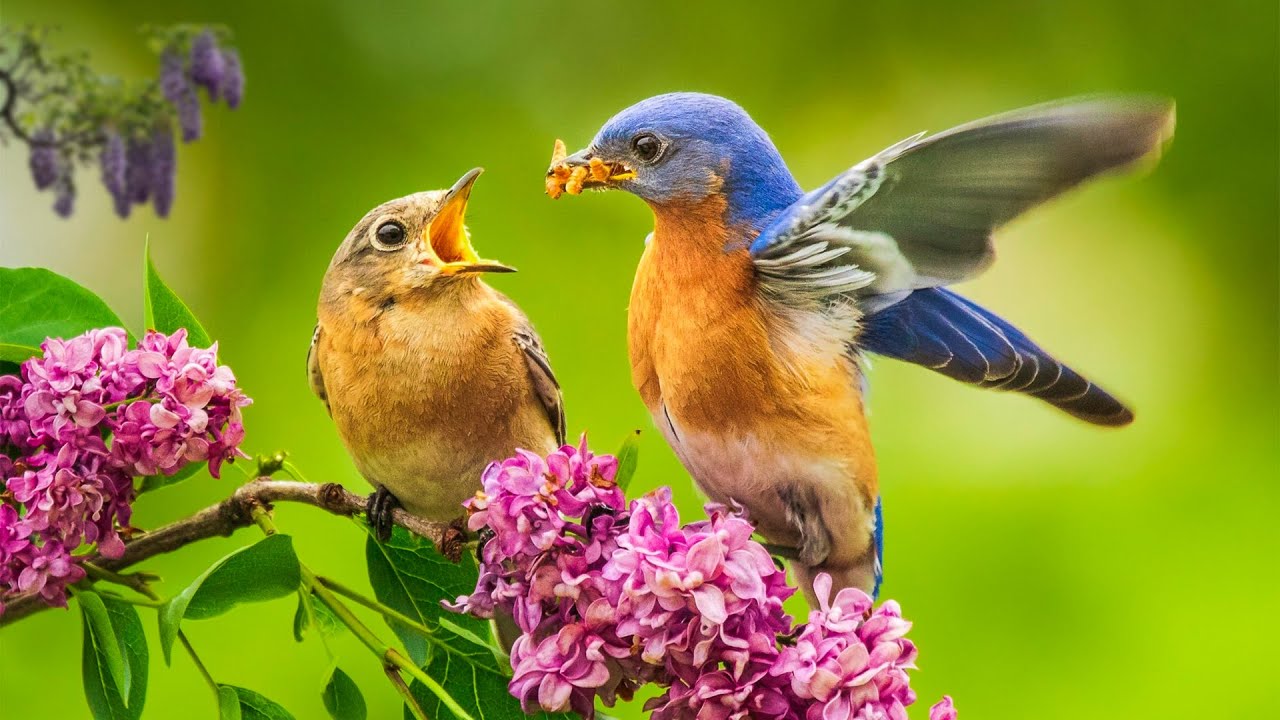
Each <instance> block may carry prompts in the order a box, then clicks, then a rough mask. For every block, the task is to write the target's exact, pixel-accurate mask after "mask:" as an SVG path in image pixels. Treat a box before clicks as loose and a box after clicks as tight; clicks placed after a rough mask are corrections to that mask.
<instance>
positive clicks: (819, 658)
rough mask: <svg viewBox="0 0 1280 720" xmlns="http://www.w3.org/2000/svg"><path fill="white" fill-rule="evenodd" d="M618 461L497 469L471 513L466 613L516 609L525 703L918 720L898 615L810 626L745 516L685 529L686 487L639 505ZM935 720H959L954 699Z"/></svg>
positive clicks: (530, 462) (885, 611)
mask: <svg viewBox="0 0 1280 720" xmlns="http://www.w3.org/2000/svg"><path fill="white" fill-rule="evenodd" d="M617 468H618V463H617V460H616V459H615V458H613V457H611V456H607V455H602V456H595V455H592V454H591V452H590V451H589V450H588V449H587V447H586V442H585V439H584V440H583V442H582V443H581V444H580V445H579V446H578V447H573V446H565V447H563V448H561V449H560V450H558V451H556V452H553V453H551V454H550V455H548V456H546V457H545V458H544V457H540V456H538V455H535V454H533V453H528V452H523V451H521V452H520V453H519V454H518V455H517V456H516V457H513V458H510V459H508V460H506V461H503V462H501V463H494V464H493V465H491V466H489V468H488V469H487V470H486V471H485V473H484V476H483V489H482V490H481V491H480V492H479V493H477V495H476V497H475V498H474V499H472V500H469V501H468V502H467V507H468V509H469V510H470V512H471V516H470V519H469V526H470V527H471V529H472V530H477V531H482V532H485V533H491V534H492V536H491V537H490V538H489V539H488V540H486V541H485V542H484V544H483V546H482V548H481V570H480V578H479V581H478V582H477V586H476V589H475V592H474V593H472V594H471V595H469V596H464V597H460V598H458V600H457V602H456V604H454V605H452V606H451V608H452V609H454V610H457V611H462V612H469V613H471V614H473V615H476V616H479V617H492V616H493V614H494V613H495V612H502V613H507V614H510V615H512V616H513V617H514V618H515V621H516V624H517V625H518V626H519V628H520V630H521V632H522V633H523V634H522V635H521V637H520V638H519V639H518V640H517V641H516V642H515V645H514V646H513V647H512V649H511V665H512V668H513V670H514V676H513V678H512V680H511V683H510V690H511V692H512V694H514V695H515V696H516V697H518V698H519V699H520V701H521V702H522V703H523V705H524V707H525V709H526V711H534V710H536V709H538V708H541V709H544V710H549V711H561V710H573V711H575V712H578V713H581V714H582V715H583V716H585V717H588V718H590V717H593V716H594V714H595V701H596V699H597V698H599V699H601V700H603V702H604V703H605V704H606V705H612V704H613V703H614V701H615V700H616V699H617V698H623V699H628V698H630V696H631V694H632V693H633V692H634V691H635V690H636V689H637V688H638V687H640V686H641V685H644V684H646V683H656V684H657V685H658V686H660V687H662V688H664V690H665V692H664V693H663V694H662V695H660V696H659V697H657V698H654V699H652V700H650V701H649V702H648V703H647V704H646V709H648V710H651V711H652V717H654V718H656V719H657V720H674V719H677V718H680V719H683V718H698V719H699V720H727V719H730V718H752V717H769V718H782V719H786V718H794V719H799V718H805V720H845V719H849V720H905V718H906V717H907V713H906V707H907V706H909V705H911V704H912V703H913V702H915V699H916V696H915V693H914V692H912V690H911V687H910V683H909V677H908V675H907V671H908V670H910V669H912V668H914V667H915V659H916V648H915V646H914V645H913V644H912V643H911V641H909V640H907V639H906V638H905V635H906V633H907V630H908V629H909V628H910V627H911V623H909V622H908V621H906V620H904V619H903V618H902V615H901V612H900V610H899V608H898V605H897V603H895V602H893V601H886V602H885V603H883V604H881V605H880V606H879V607H875V608H873V604H872V601H871V598H870V597H868V596H867V595H866V594H865V593H863V592H862V591H861V590H857V589H843V590H840V591H839V592H838V593H836V595H835V597H832V596H831V589H832V588H831V578H830V577H829V576H827V575H825V574H823V575H819V576H818V578H817V580H815V582H814V590H815V592H816V594H817V595H818V597H819V599H820V606H819V607H818V608H817V609H815V610H813V611H812V612H811V613H810V614H809V618H808V622H807V623H805V624H803V625H800V626H798V627H796V626H793V624H792V621H791V618H790V617H789V616H788V615H786V614H785V613H784V612H783V609H782V603H783V601H784V600H786V599H787V598H788V597H789V596H791V595H792V594H793V593H794V592H795V590H794V589H793V588H790V587H788V586H787V584H786V578H785V573H784V572H783V571H782V570H781V569H780V568H779V567H778V566H777V565H776V564H775V562H774V560H773V558H772V557H771V556H770V555H769V553H768V551H766V550H765V548H764V547H763V546H762V545H760V544H759V543H758V542H756V541H755V540H753V539H752V537H751V536H752V533H753V532H754V527H753V526H752V525H751V523H750V522H749V521H748V520H747V518H746V517H744V516H743V514H742V513H741V511H739V510H737V509H735V508H728V507H725V506H722V505H708V506H707V508H706V510H707V515H708V519H707V520H702V521H698V522H693V523H689V524H687V525H681V523H680V517H679V514H678V512H677V511H676V508H675V506H674V505H673V504H672V501H671V493H670V490H668V489H661V490H658V491H655V492H653V493H650V494H648V495H645V496H644V497H641V498H638V499H636V500H633V501H632V502H631V503H630V504H629V505H628V504H627V502H626V500H625V498H624V496H623V492H622V490H621V489H620V488H619V487H618V485H617V483H616V482H615V477H616V474H617ZM929 717H930V720H954V718H955V710H954V708H953V707H952V704H951V700H950V698H944V699H943V700H942V701H940V702H939V703H937V704H936V705H934V706H933V708H931V709H930V713H929Z"/></svg>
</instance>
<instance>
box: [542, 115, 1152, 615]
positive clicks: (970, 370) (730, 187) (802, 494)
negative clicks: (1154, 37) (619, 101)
mask: <svg viewBox="0 0 1280 720" xmlns="http://www.w3.org/2000/svg"><path fill="white" fill-rule="evenodd" d="M1173 114H1174V113H1173V105H1172V103H1170V102H1167V101H1163V100H1155V99H1136V98H1100V99H1088V100H1080V101H1074V102H1063V103H1056V104H1050V105H1044V106H1039V107H1033V108H1028V109H1024V110H1020V111H1016V112H1013V113H1010V114H1006V115H999V116H996V117H992V118H988V119H985V120H979V121H977V122H974V123H971V124H968V125H963V126H961V127H958V128H954V129H952V130H948V131H946V132H942V133H939V134H936V135H932V136H928V135H925V134H923V133H922V134H919V135H914V136H912V137H909V138H907V139H905V140H903V141H902V142H899V143H896V144H894V145H892V146H890V147H888V148H886V149H885V150H883V151H881V152H879V153H877V154H876V155H874V156H873V157H871V158H869V159H867V160H864V161H862V162H860V163H858V164H856V165H854V166H853V167H851V168H849V169H848V170H847V171H845V172H843V173H841V174H840V175H838V176H837V177H835V178H833V179H832V180H831V181H829V182H827V183H826V184H825V185H823V186H822V187H820V188H818V189H816V190H813V191H812V192H808V193H806V192H804V191H803V190H802V189H801V188H800V186H799V184H797V182H796V180H795V178H794V177H792V175H791V173H790V171H789V170H788V169H787V165H786V163H785V162H783V159H782V157H781V155H780V154H779V153H778V150H777V148H776V147H774V144H773V142H772V141H771V140H770V139H769V136H768V135H767V134H766V133H765V132H764V130H762V129H761V128H760V127H759V126H758V125H756V123H755V122H753V121H752V119H751V118H750V117H749V116H748V115H747V113H746V112H745V111H743V109H742V108H740V107H738V106H737V105H735V104H734V103H732V102H730V101H728V100H726V99H724V98H720V97H715V96H711V95H703V94H697V93H674V94H668V95H660V96H657V97H653V98H649V99H648V100H644V101H642V102H640V103H638V104H636V105H633V106H631V107H629V108H627V109H625V110H623V111H622V112H620V113H618V114H617V115H615V116H614V117H613V118H612V119H610V120H609V121H608V122H606V123H605V124H604V126H603V127H602V128H601V130H600V131H599V132H598V134H597V135H596V136H595V138H594V140H592V142H591V144H590V146H588V147H587V148H586V149H584V150H582V151H580V152H577V153H574V154H572V155H568V156H565V155H566V154H565V152H564V149H563V144H562V143H560V142H559V141H557V149H556V153H555V156H554V157H553V162H552V167H551V168H550V170H549V171H548V174H547V190H548V193H549V194H551V195H552V197H556V196H558V195H559V194H560V193H561V192H565V191H567V192H569V193H571V194H576V193H578V192H581V191H582V189H584V188H586V189H592V188H597V189H605V188H618V189H622V190H625V191H627V192H630V193H632V194H634V195H637V196H639V197H640V198H641V199H643V200H644V201H645V202H646V203H648V205H649V207H650V208H651V209H652V211H653V215H654V229H653V233H652V234H651V235H650V237H649V239H648V240H647V241H646V247H645V250H644V254H643V256H642V257H641V259H640V263H639V267H638V268H637V271H636V277H635V283H634V286H633V287H632V291H631V303H630V308H629V311H628V325H629V328H628V346H629V352H630V359H631V377H632V381H633V383H634V385H635V387H636V389H637V390H638V391H639V393H640V396H641V398H642V399H643V400H644V403H645V405H646V406H647V407H648V409H649V411H650V413H651V414H652V416H653V418H654V421H655V423H656V424H657V426H658V427H659V428H660V430H661V432H662V434H663V436H664V437H665V438H666V440H667V442H668V443H670V445H671V447H672V448H673V449H674V450H675V452H676V454H677V455H678V456H679V457H680V460H681V461H682V462H683V464H684V466H685V467H686V468H687V469H688V471H689V473H690V474H691V475H692V476H693V478H694V480H695V481H696V483H697V484H698V486H699V487H700V488H701V489H702V490H703V491H704V492H705V493H706V494H707V495H708V496H709V497H710V498H711V499H712V500H715V501H719V502H730V501H733V502H737V503H739V504H741V505H742V506H744V507H745V508H746V510H747V511H748V512H749V514H750V516H751V518H752V519H753V520H754V521H755V522H756V524H757V527H758V528H759V530H760V532H761V533H762V534H763V535H764V536H765V537H766V538H768V539H770V540H771V541H773V542H775V543H779V544H784V545H789V546H792V547H794V548H796V549H797V551H798V552H797V555H798V560H797V561H796V563H795V567H794V570H795V572H796V574H797V580H798V581H799V583H800V586H801V587H802V588H805V589H806V590H808V589H809V588H811V587H812V580H813V577H814V576H815V575H816V574H817V573H818V572H827V573H830V574H831V575H832V577H833V579H834V581H835V583H836V585H837V586H838V587H858V588H862V589H863V590H866V591H867V592H870V593H873V594H874V593H876V592H877V591H878V589H879V585H880V581H881V579H882V567H881V566H882V556H883V548H884V523H883V516H882V512H881V499H880V491H879V483H878V479H877V473H876V462H875V455H874V452H873V449H872V445H871V438H870V437H869V435H868V429H867V418H866V413H865V400H864V396H863V384H864V375H863V360H864V357H865V356H866V355H867V354H878V355H883V356H887V357H891V358H896V359H898V360H904V361H906V362H910V363H915V364H918V365H923V366H925V367H927V368H929V369H931V370H934V371H935V372H939V373H942V374H943V375H946V376H948V377H951V378H954V379H956V380H960V381H962V382H966V383H970V384H973V385H977V386H979V387H986V388H993V389H1002V390H1010V391H1015V392H1020V393H1024V394H1027V395H1030V396H1032V397H1036V398H1039V399H1041V400H1044V401H1046V402H1048V403H1049V404H1051V405H1053V406H1055V407H1057V408H1059V409H1061V410H1064V411H1066V412H1067V413H1070V414H1071V415H1074V416H1075V417H1077V418H1080V419H1081V420H1084V421H1086V422H1089V423H1094V424H1098V425H1111V426H1117V425H1125V424H1127V423H1129V422H1130V421H1132V420H1133V414H1132V413H1131V412H1130V411H1129V410H1128V409H1127V408H1126V407H1125V406H1124V405H1123V404H1121V403H1120V402H1119V401H1118V400H1116V399H1115V398H1114V397H1112V396H1111V395H1110V394H1109V393H1107V392H1106V391H1104V390H1103V389H1102V388H1100V387H1098V386H1097V385H1095V384H1093V383H1092V382H1090V381H1088V380H1086V379H1085V378H1083V377H1082V376H1080V375H1079V374H1078V373H1076V372H1075V371H1074V370H1072V369H1071V368H1069V367H1067V366H1066V365H1064V364H1063V363H1062V362H1060V361H1058V360H1057V359H1055V358H1054V357H1053V356H1051V355H1049V354H1048V353H1047V352H1045V351H1044V350H1042V349H1041V348H1040V347H1039V346H1038V345H1036V344H1035V343H1034V342H1032V341H1031V340H1030V339H1029V338H1028V337H1027V336H1026V335H1024V334H1023V333H1022V332H1021V331H1020V330H1018V329H1017V328H1015V327H1013V326H1012V325H1011V324H1009V323H1008V322H1006V321H1004V320H1002V319H1001V318H1000V317H998V316H997V315H996V314H994V313H992V312H991V311H989V310H986V309H985V308H982V307H980V306H979V305H977V304H976V303H974V302H972V301H970V300H967V299H965V298H964V297H962V296H960V295H958V294H956V293H955V292H952V291H951V290H949V289H947V287H946V286H948V285H950V284H952V283H957V282H960V281H963V280H968V279H971V278H973V277H975V276H977V275H978V274H980V273H981V272H982V271H984V270H986V269H987V267H988V266H990V265H991V263H992V260H993V258H994V250H993V246H992V241H991V236H992V233H993V232H994V231H995V230H996V229H998V228H999V227H1000V226H1002V225H1004V224H1005V223H1007V222H1008V221H1010V220H1012V219H1013V218H1015V217H1017V216H1018V215H1020V214H1022V213H1023V212H1024V211H1026V210H1028V209H1030V208H1031V207H1033V206H1035V205H1037V204H1039V203H1041V202H1043V201H1045V200H1048V199H1050V198H1052V197H1054V196H1056V195H1058V194H1060V193H1062V192H1063V191H1065V190H1067V189H1069V188H1071V187H1073V186H1075V185H1077V184H1079V183H1081V182H1083V181H1084V180H1087V179H1088V178H1090V177H1092V176H1094V175H1098V174H1100V173H1104V172H1106V171H1109V170H1113V169H1118V168H1122V167H1125V166H1129V165H1131V164H1133V163H1135V162H1136V161H1138V160H1140V159H1142V158H1144V157H1146V156H1148V155H1153V154H1154V153H1155V152H1156V151H1158V150H1159V149H1160V148H1161V147H1162V146H1163V144H1164V143H1165V141H1166V140H1168V139H1169V138H1170V137H1171V135H1172V130H1173ZM810 599H811V600H812V594H811V593H810Z"/></svg>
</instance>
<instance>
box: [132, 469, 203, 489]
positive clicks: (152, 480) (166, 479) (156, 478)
mask: <svg viewBox="0 0 1280 720" xmlns="http://www.w3.org/2000/svg"><path fill="white" fill-rule="evenodd" d="M208 465H209V464H208V463H207V462H195V463H187V464H186V465H183V466H182V469H181V470H179V471H178V472H176V473H174V474H172V475H148V476H146V477H144V478H142V485H141V486H139V487H138V492H150V491H152V490H159V489H160V488H162V487H168V486H170V485H175V484H177V483H180V482H182V481H183V480H186V479H187V478H189V477H191V476H192V475H195V474H196V473H198V472H200V471H201V470H204V469H205V468H206V467H208Z"/></svg>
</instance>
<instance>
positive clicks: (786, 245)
mask: <svg viewBox="0 0 1280 720" xmlns="http://www.w3.org/2000/svg"><path fill="white" fill-rule="evenodd" d="M1172 127H1173V105H1172V103H1169V102H1167V101H1163V100H1137V99H1115V98H1112V99H1097V100H1086V101H1078V102H1075V103H1067V104H1053V105H1045V106H1039V107H1034V108H1028V109H1025V110H1020V111H1017V112H1014V113H1010V114H1007V115H999V116H996V117H993V118H988V119H986V120H979V121H977V122H975V123H971V124H968V125H963V126H961V127H958V128H954V129H952V130H948V131H946V132H943V133H939V134H937V135H933V136H928V137H925V136H923V135H917V136H915V137H912V138H908V139H907V140H904V141H902V142H900V143H898V144H896V145H894V146H892V147H889V148H887V149H885V150H883V151H882V152H880V153H878V154H877V155H875V156H874V157H871V158H869V159H867V160H864V161H862V162H861V163H858V164H857V165H855V166H854V167H852V168H850V169H849V170H848V171H847V172H845V173H844V174H842V175H840V176H839V177H836V178H835V179H834V180H832V181H831V182H829V183H827V184H826V185H824V186H823V187H821V188H819V189H817V190H815V191H813V192H811V193H809V194H807V195H805V196H804V197H803V198H801V199H800V200H799V201H797V202H796V203H795V204H793V205H792V206H791V207H789V208H787V209H786V210H784V211H783V212H782V213H781V214H780V215H779V216H778V217H777V218H775V219H774V221H773V222H772V223H771V224H770V225H769V226H768V227H766V228H765V229H764V230H763V231H762V232H761V233H760V235H759V236H757V238H756V239H755V240H754V241H753V243H752V244H751V254H752V256H753V258H754V259H755V263H756V267H757V269H758V272H759V276H760V278H761V287H762V288H763V289H764V291H765V292H766V294H768V295H770V296H772V297H773V298H775V299H777V300H780V301H783V302H788V303H791V304H806V303H811V302H812V301H813V300H815V299H819V300H820V299H822V298H826V297H829V296H831V295H851V296H853V297H855V298H857V299H858V301H859V305H860V307H861V309H862V311H863V313H864V314H866V313H870V312H874V311H875V310H878V309H881V308H883V307H886V306H888V305H891V304H892V303H893V302H897V301H899V300H901V299H902V298H903V297H906V294H907V293H908V292H909V291H911V290H916V289H920V288H927V287H937V286H940V285H947V284H950V283H954V282H959V281H961V280H967V279H969V278H972V277H974V276H976V275H978V274H979V273H981V272H982V271H983V270H985V269H986V268H987V267H988V266H989V265H990V264H991V262H992V260H993V259H994V250H993V248H992V245H991V233H992V232H993V231H994V230H996V229H997V228H999V227H1000V226H1001V225H1004V224H1005V223H1006V222H1008V221H1009V220H1012V219H1013V218H1015V217H1017V216H1018V215H1020V214H1021V213H1023V212H1024V211H1026V210H1028V209H1030V208H1031V207H1033V206H1035V205H1037V204H1039V203H1041V202H1044V201H1045V200H1048V199H1050V198H1052V197H1054V196H1056V195H1058V194H1060V193H1062V192H1064V191H1065V190H1068V189H1070V188H1072V187H1074V186H1076V185H1078V184H1079V183H1081V182H1083V181H1084V180H1087V179H1088V178H1090V177H1092V176H1094V175H1097V174H1099V173H1103V172H1106V171H1108V170H1113V169H1116V168H1121V167H1124V166H1127V165H1130V164H1132V163H1134V162H1135V161H1137V160H1139V159H1141V158H1143V157H1145V156H1147V155H1149V154H1151V153H1153V152H1154V151H1157V150H1159V149H1160V147H1161V146H1162V145H1163V143H1164V142H1165V141H1166V140H1167V139H1168V138H1169V137H1170V135H1171V133H1172Z"/></svg>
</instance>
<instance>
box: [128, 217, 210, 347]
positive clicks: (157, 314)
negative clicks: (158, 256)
mask: <svg viewBox="0 0 1280 720" xmlns="http://www.w3.org/2000/svg"><path fill="white" fill-rule="evenodd" d="M143 255H144V260H145V262H144V267H143V280H142V285H143V296H142V314H143V320H144V322H145V324H146V329H147V330H159V331H160V332H163V333H172V332H173V331H175V330H177V329H178V328H186V329H187V343H188V344H190V345H191V346H192V347H208V346H209V345H211V344H212V342H213V341H212V340H210V339H209V333H207V332H205V329H204V326H202V325H201V324H200V321H199V320H197V319H196V316H195V315H194V314H193V313H192V312H191V309H190V308H188V307H187V304H186V303H184V302H182V298H180V297H178V295H177V293H175V292H174V291H173V290H170V289H169V286H168V285H165V284H164V280H161V279H160V274H159V273H157V272H156V266H155V263H153V262H152V261H151V240H150V238H148V239H147V245H146V249H145V250H144V251H143Z"/></svg>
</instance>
